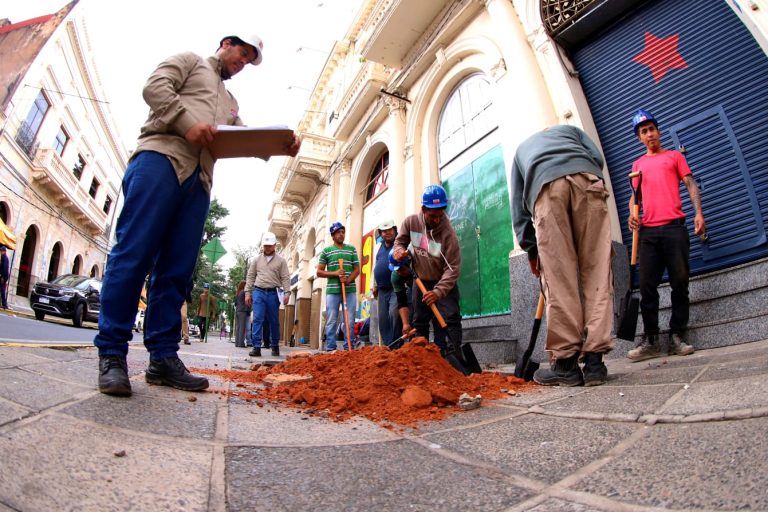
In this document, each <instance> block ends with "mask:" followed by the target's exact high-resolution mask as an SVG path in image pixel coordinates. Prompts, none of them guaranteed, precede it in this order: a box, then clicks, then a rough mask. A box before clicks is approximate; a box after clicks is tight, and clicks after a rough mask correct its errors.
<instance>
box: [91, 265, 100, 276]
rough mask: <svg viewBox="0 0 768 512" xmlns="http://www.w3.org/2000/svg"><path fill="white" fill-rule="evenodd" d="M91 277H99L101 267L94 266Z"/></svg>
mask: <svg viewBox="0 0 768 512" xmlns="http://www.w3.org/2000/svg"><path fill="white" fill-rule="evenodd" d="M91 277H99V266H98V265H94V266H92V267H91Z"/></svg>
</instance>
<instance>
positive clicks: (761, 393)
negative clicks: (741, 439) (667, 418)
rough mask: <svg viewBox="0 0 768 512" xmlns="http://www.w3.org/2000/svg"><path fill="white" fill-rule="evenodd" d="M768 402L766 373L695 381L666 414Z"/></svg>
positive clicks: (711, 410)
mask: <svg viewBox="0 0 768 512" xmlns="http://www.w3.org/2000/svg"><path fill="white" fill-rule="evenodd" d="M766 405H768V380H766V378H765V374H763V375H754V376H751V377H745V378H743V379H734V380H727V381H711V382H704V383H701V384H699V383H696V384H694V385H693V386H691V387H690V388H689V389H687V390H685V394H683V395H682V396H681V397H679V398H678V399H677V400H675V402H674V403H673V404H671V405H670V406H669V407H668V408H667V409H666V410H665V411H664V413H665V414H699V413H707V412H714V411H727V410H733V409H744V408H748V407H761V406H766Z"/></svg>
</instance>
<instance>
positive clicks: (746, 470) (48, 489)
mask: <svg viewBox="0 0 768 512" xmlns="http://www.w3.org/2000/svg"><path fill="white" fill-rule="evenodd" d="M289 350H300V349H283V352H288V351H289ZM181 356H182V358H183V359H184V360H185V362H186V363H187V364H188V366H193V367H209V368H235V369H237V368H242V369H246V368H248V367H249V366H250V364H251V362H252V361H251V359H250V358H248V357H247V351H246V350H245V349H238V348H236V347H234V345H233V344H231V343H228V342H226V341H220V340H219V339H218V337H217V336H215V335H214V336H211V337H210V338H209V343H207V344H202V343H198V342H195V343H193V344H192V345H190V346H182V348H181ZM265 359H270V358H265ZM146 361H147V353H146V351H145V350H144V347H143V346H142V345H141V344H140V343H139V344H137V343H132V344H131V350H130V352H129V370H130V374H131V376H132V383H133V388H134V394H133V396H132V397H130V398H115V397H109V396H106V395H102V394H100V393H98V392H97V390H96V385H95V384H96V378H97V354H96V351H95V349H94V348H92V347H72V348H61V347H58V348H48V347H33V346H18V345H12V346H8V345H6V346H0V465H1V466H2V471H0V511H6V510H20V511H50V510H57V511H59V510H61V511H67V510H73V511H74V510H77V511H90V510H98V511H110V510H115V511H123V510H137V511H155V510H162V511H169V510H179V511H212V512H213V511H225V510H231V511H240V510H270V511H279V510H290V511H300V510H313V511H314V510H344V511H354V510H367V511H369V510H374V511H378V510H382V511H384V510H386V511H389V510H392V511H395V510H397V511H401V510H430V511H431V510H440V511H442V510H457V511H459V510H461V511H467V510H478V511H497V510H498V511H510V512H511V511H537V512H544V511H568V512H584V511H597V510H600V511H639V510H643V511H651V510H718V511H719V510H768V492H766V491H765V489H766V488H768V382H767V381H766V374H768V340H766V341H761V342H756V343H750V344H742V345H736V346H730V347H726V348H719V349H711V350H702V351H699V352H697V353H695V354H693V355H691V356H688V357H665V358H661V359H655V360H651V361H645V362H640V363H629V362H628V361H627V360H625V359H612V360H609V361H608V367H609V372H610V381H609V383H608V384H607V385H605V386H600V387H593V388H569V389H565V388H562V389H561V388H544V387H539V388H535V389H534V390H533V391H530V392H526V393H522V394H519V395H517V396H513V397H509V398H507V399H504V400H500V401H496V402H486V403H484V406H483V407H482V408H480V409H478V410H476V411H470V412H466V413H461V414H458V415H455V416H452V417H451V418H449V419H447V420H445V421H442V422H439V423H431V424H427V425H424V426H422V427H421V428H419V429H418V430H407V431H405V432H392V431H390V430H386V429H384V428H381V427H379V426H378V425H375V424H373V423H371V422H368V421H367V420H362V419H358V420H355V421H350V422H347V423H333V422H330V421H328V420H325V419H322V418H318V417H308V416H306V415H305V414H302V413H301V412H297V411H296V410H289V409H284V408H279V407H272V406H264V407H260V406H258V405H257V404H255V403H253V402H245V401H243V400H240V399H238V398H227V397H225V396H223V395H222V394H221V393H217V392H216V391H217V390H222V389H227V387H228V384H227V383H225V382H223V381H221V380H219V379H216V378H214V379H211V380H212V382H211V385H212V392H207V393H198V394H192V393H187V392H182V391H177V390H174V389H171V388H167V387H158V386H148V385H147V384H146V383H145V382H144V379H143V370H144V368H145V366H146ZM193 396H194V397H195V398H196V400H194V401H192V400H190V398H191V397H193ZM123 453H124V455H123Z"/></svg>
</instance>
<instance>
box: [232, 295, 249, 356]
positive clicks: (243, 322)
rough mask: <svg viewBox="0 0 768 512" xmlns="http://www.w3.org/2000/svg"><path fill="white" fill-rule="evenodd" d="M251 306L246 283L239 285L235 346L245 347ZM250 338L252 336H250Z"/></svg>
mask: <svg viewBox="0 0 768 512" xmlns="http://www.w3.org/2000/svg"><path fill="white" fill-rule="evenodd" d="M251 311H252V309H251V306H249V305H248V303H247V302H246V300H245V281H244V280H243V281H240V282H239V283H237V290H236V291H235V346H236V347H241V348H242V347H245V338H246V334H248V319H249V318H250V316H251ZM248 337H250V335H248Z"/></svg>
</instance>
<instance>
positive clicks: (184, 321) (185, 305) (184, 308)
mask: <svg viewBox="0 0 768 512" xmlns="http://www.w3.org/2000/svg"><path fill="white" fill-rule="evenodd" d="M191 303H192V282H191V281H190V282H189V284H188V285H187V293H186V294H185V295H184V302H182V303H181V340H182V341H183V342H184V344H185V345H189V344H190V341H189V316H188V312H189V305H190V304H191Z"/></svg>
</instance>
